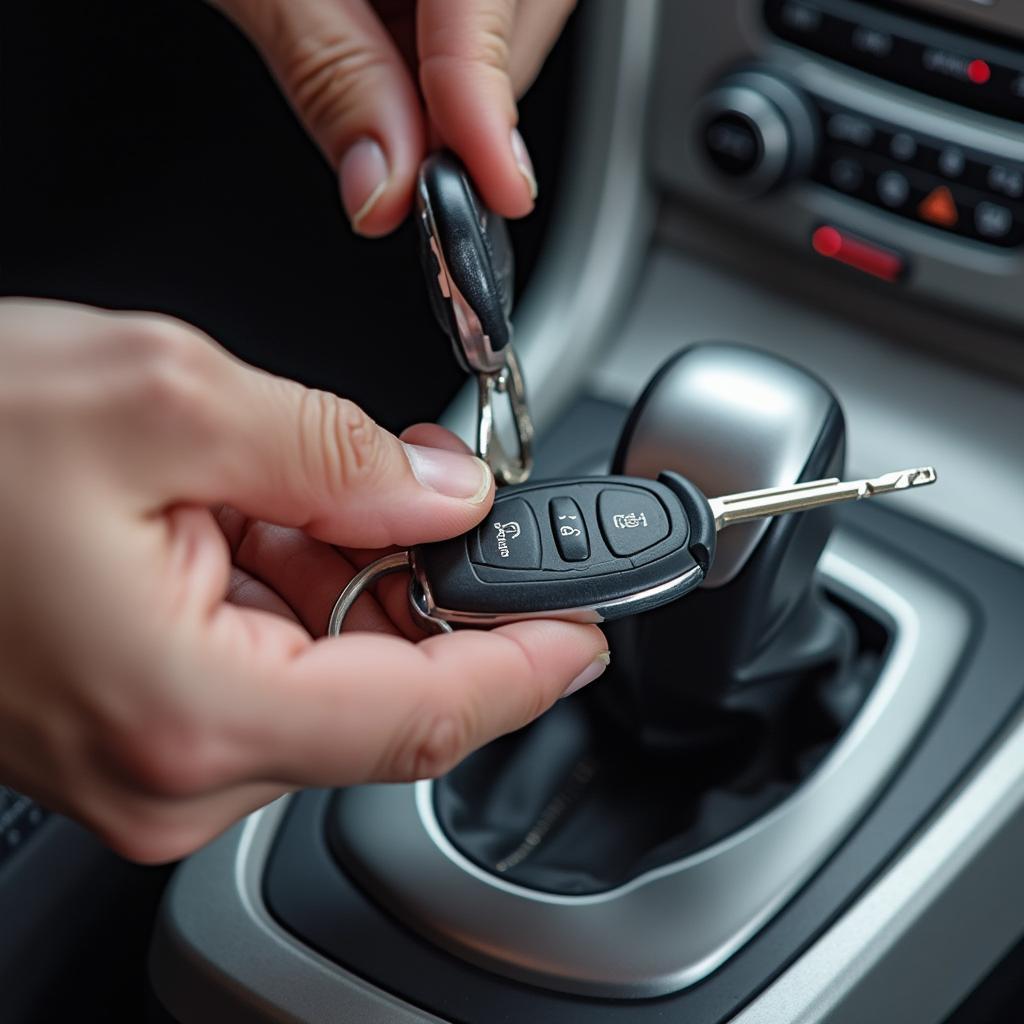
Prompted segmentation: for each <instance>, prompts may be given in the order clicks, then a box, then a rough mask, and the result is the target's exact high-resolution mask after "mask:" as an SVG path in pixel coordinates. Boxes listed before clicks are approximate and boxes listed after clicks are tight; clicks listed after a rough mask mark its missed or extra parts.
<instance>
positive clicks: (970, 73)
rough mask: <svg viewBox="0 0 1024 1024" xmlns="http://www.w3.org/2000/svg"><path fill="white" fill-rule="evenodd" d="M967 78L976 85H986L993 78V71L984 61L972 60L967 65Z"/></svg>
mask: <svg viewBox="0 0 1024 1024" xmlns="http://www.w3.org/2000/svg"><path fill="white" fill-rule="evenodd" d="M967 77H968V78H969V79H970V80H971V81H972V82H973V83H974V84H975V85H984V84H985V83H986V82H987V81H988V80H989V79H990V78H991V77H992V69H991V68H990V67H989V66H988V63H987V62H986V61H983V60H972V61H971V62H970V64H968V65H967Z"/></svg>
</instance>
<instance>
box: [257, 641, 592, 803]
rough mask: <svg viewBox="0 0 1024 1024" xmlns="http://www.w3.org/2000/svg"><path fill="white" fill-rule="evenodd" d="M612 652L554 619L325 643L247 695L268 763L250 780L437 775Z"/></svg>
mask: <svg viewBox="0 0 1024 1024" xmlns="http://www.w3.org/2000/svg"><path fill="white" fill-rule="evenodd" d="M607 649H608V648H607V642H606V641H605V639H604V637H603V635H602V634H601V632H600V630H598V629H597V628H596V627H594V626H582V625H576V624H570V623H565V622H554V621H535V622H520V623H515V624H513V625H510V626H504V627H502V628H500V629H496V630H492V631H490V632H482V631H474V630H463V631H460V632H457V633H454V634H450V635H446V636H437V637H432V638H430V639H428V640H425V641H423V642H422V643H419V644H413V643H410V642H409V641H406V640H401V639H398V638H392V637H381V636H368V635H366V634H355V635H352V636H347V637H341V638H337V639H331V640H324V641H320V642H319V643H316V644H314V645H312V646H311V647H309V648H307V649H305V650H304V651H303V652H302V653H301V654H300V655H299V656H298V657H296V658H295V659H294V660H293V661H292V663H291V665H290V667H289V668H288V670H287V672H286V673H285V674H284V675H282V674H281V673H276V674H275V675H274V677H272V678H265V679H264V680H263V682H261V683H257V684H254V685H252V686H249V687H247V690H246V692H247V699H246V712H247V714H248V715H249V716H250V720H251V722H252V719H253V718H255V719H256V720H258V723H259V724H256V723H255V722H252V724H251V728H252V729H253V732H254V735H255V736H257V737H259V739H258V741H257V742H256V744H255V745H256V747H257V748H258V751H259V756H260V757H261V758H263V759H264V763H262V765H261V766H260V767H259V768H255V769H253V768H252V767H251V766H250V773H252V772H256V773H259V777H262V778H274V779H280V780H283V781H284V782H286V783H289V784H294V785H303V786H305V785H342V784H351V783H357V782H363V781H371V780H373V781H396V780H410V779H418V778H426V777H433V776H436V775H439V774H442V773H443V772H445V771H447V770H448V769H449V768H451V767H452V766H453V765H455V764H456V763H457V762H458V761H460V760H461V759H462V758H463V757H465V756H466V755H467V754H469V753H470V752H471V751H473V750H475V749H476V748H477V747H480V746H482V745H483V744H484V743H487V742H489V741H490V740H492V739H494V738H496V737H497V736H500V735H503V734H505V733H507V732H510V731H512V730H514V729H518V728H520V727H521V726H523V725H526V724H527V723H528V722H530V721H532V720H533V719H534V718H536V717H537V715H539V714H540V713H541V712H543V711H545V710H546V709H547V708H548V707H550V706H551V704H553V703H554V702H555V701H556V700H558V699H559V697H561V696H562V695H563V694H565V693H566V691H567V690H569V689H571V688H572V686H573V685H574V683H576V682H579V684H580V685H585V683H587V682H590V681H592V680H593V679H595V678H597V676H598V675H600V674H601V672H602V671H603V670H604V668H605V666H606V665H607ZM264 729H265V730H269V732H267V733H264V732H263V731H262V730H264Z"/></svg>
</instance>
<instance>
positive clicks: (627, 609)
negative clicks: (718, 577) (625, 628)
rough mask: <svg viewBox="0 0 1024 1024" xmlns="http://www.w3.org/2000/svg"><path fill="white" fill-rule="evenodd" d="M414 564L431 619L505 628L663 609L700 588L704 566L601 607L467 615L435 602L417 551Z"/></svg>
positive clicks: (595, 619)
mask: <svg viewBox="0 0 1024 1024" xmlns="http://www.w3.org/2000/svg"><path fill="white" fill-rule="evenodd" d="M410 564H411V567H412V572H413V578H414V579H415V580H416V583H417V585H418V587H419V590H420V593H421V594H422V598H423V600H422V607H421V611H422V613H423V614H424V615H425V616H426V617H427V618H430V619H440V620H441V621H442V622H448V623H451V624H452V625H459V626H482V627H490V626H501V625H504V624H505V623H508V622H522V621H523V619H551V618H557V619H562V620H564V621H566V622H605V621H607V620H608V619H621V618H623V617H624V616H626V615H636V614H638V613H639V612H645V611H650V610H651V609H652V608H660V607H661V605H663V604H668V603H669V602H670V601H675V600H676V599H677V598H678V597H681V596H682V595H683V594H685V593H687V592H688V591H690V590H692V589H693V588H694V587H695V586H697V585H698V583H699V582H700V580H701V578H702V577H703V572H702V570H701V568H700V566H694V567H693V568H691V569H688V570H687V571H686V572H684V573H681V574H680V575H679V576H676V577H675V578H674V579H671V580H668V581H667V582H666V583H659V584H658V585H657V586H656V587H648V588H647V589H646V590H641V591H639V592H638V593H636V594H629V595H628V596H626V597H619V598H616V599H614V600H611V601H602V602H601V603H599V604H590V605H580V606H579V607H578V608H560V609H554V610H552V609H548V610H546V611H539V612H525V613H523V612H508V613H501V612H467V611H459V610H458V609H455V608H443V607H442V606H441V605H439V604H438V603H437V601H436V600H435V599H434V594H433V591H432V590H431V588H430V581H429V580H428V579H427V575H426V573H425V572H424V571H423V569H422V567H421V566H419V565H418V564H417V560H416V549H415V548H413V549H412V552H411V558H410Z"/></svg>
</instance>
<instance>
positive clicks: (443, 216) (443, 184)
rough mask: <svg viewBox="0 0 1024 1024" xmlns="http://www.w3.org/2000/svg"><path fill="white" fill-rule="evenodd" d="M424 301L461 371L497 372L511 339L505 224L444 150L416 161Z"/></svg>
mask: <svg viewBox="0 0 1024 1024" xmlns="http://www.w3.org/2000/svg"><path fill="white" fill-rule="evenodd" d="M416 222H417V225H418V230H419V236H420V258H421V262H422V264H423V272H424V274H425V275H426V280H427V291H428V293H429V295H430V304H431V307H432V308H433V310H434V315H435V316H436V317H437V320H438V323H440V325H441V327H442V329H443V330H444V331H445V333H446V334H447V335H448V336H449V338H451V340H452V347H453V349H454V351H455V358H456V359H457V360H458V362H459V365H460V366H461V367H462V368H463V369H464V370H465V371H466V372H467V373H497V372H498V371H499V370H501V369H502V368H503V367H504V365H505V348H506V347H507V346H508V345H509V344H510V342H511V341H512V324H511V322H510V320H509V317H510V315H511V313H512V289H513V283H514V282H513V277H514V271H515V266H514V262H513V257H512V245H511V241H510V239H509V236H508V228H507V227H506V226H505V221H504V220H503V219H502V218H501V217H499V216H498V215H497V214H495V213H492V212H491V211H489V210H488V209H487V208H486V207H485V206H484V205H483V203H481V201H480V199H479V197H478V196H477V194H476V191H475V190H474V189H473V186H472V184H471V183H470V180H469V176H468V175H467V174H466V170H465V168H464V167H463V166H462V164H461V163H460V162H459V160H458V159H457V158H456V157H455V156H454V155H453V154H452V153H449V152H440V153H434V154H432V155H431V156H429V157H427V159H426V160H424V161H423V164H422V165H421V167H420V172H419V180H418V182H417V188H416Z"/></svg>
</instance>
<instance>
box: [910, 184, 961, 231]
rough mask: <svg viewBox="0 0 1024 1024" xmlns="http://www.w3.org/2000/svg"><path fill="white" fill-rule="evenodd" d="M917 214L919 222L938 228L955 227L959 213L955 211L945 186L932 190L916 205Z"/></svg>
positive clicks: (949, 193)
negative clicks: (924, 221) (923, 221)
mask: <svg viewBox="0 0 1024 1024" xmlns="http://www.w3.org/2000/svg"><path fill="white" fill-rule="evenodd" d="M917 213H918V216H919V217H920V218H921V220H926V221H927V222H928V223H929V224H935V225H936V226H937V227H940V228H952V227H955V226H956V224H957V221H959V220H960V211H959V210H958V209H957V205H956V200H955V199H954V198H953V193H952V192H950V190H949V189H948V188H946V186H945V185H939V186H938V188H933V189H932V190H931V192H929V193H928V195H926V196H925V197H924V199H922V200H921V202H920V203H918V206H917Z"/></svg>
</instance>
